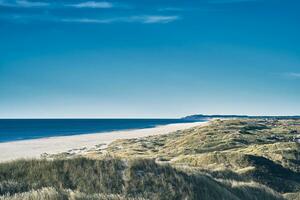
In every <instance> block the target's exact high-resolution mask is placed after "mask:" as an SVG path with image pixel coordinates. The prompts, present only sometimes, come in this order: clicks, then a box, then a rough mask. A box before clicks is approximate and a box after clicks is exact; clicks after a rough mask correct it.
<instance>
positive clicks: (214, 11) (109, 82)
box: [0, 0, 300, 118]
mask: <svg viewBox="0 0 300 200" xmlns="http://www.w3.org/2000/svg"><path fill="white" fill-rule="evenodd" d="M299 10H300V1H298V0H190V1H183V0H182V1H175V0H159V1H158V0H122V1H117V0H114V1H85V0H81V1H79V0H68V1H67V0H66V1H59V0H52V1H46V0H44V1H42V0H40V1H29V0H18V1H14V0H0V118H26V117H30V118H39V117H41V118H48V117H50V118H53V117H59V118H61V117H109V118H115V117H117V118H118V117H160V118H161V117H181V116H184V115H188V114H195V113H205V114H250V115H299V114H300V104H299V102H300V25H299V19H300V12H299Z"/></svg>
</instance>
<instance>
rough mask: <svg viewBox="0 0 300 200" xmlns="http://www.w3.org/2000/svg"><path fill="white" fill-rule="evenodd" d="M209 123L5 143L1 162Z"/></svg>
mask: <svg viewBox="0 0 300 200" xmlns="http://www.w3.org/2000/svg"><path fill="white" fill-rule="evenodd" d="M207 123H208V122H194V123H180V124H169V125H164V126H158V127H155V128H145V129H136V130H126V131H113V132H106V133H94V134H82V135H73V136H60V137H49V138H41V139H32V140H23V141H15V142H5V143H0V162H3V161H9V160H14V159H20V158H39V157H40V155H41V154H42V153H48V154H55V153H61V152H66V151H68V150H71V149H79V148H84V147H86V148H88V149H89V148H92V147H94V146H95V145H97V144H103V143H105V144H109V143H111V142H113V141H114V140H116V139H130V138H139V137H146V136H150V135H159V134H167V133H171V132H174V131H178V130H183V129H187V128H192V127H195V126H201V125H202V126H203V125H205V124H207Z"/></svg>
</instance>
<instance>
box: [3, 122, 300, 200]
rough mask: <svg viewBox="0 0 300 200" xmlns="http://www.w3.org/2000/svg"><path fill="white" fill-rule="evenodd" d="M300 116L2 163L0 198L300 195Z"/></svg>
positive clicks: (252, 199) (250, 199)
mask: <svg viewBox="0 0 300 200" xmlns="http://www.w3.org/2000/svg"><path fill="white" fill-rule="evenodd" d="M299 136H300V120H271V119H267V120H265V119H238V120H215V121H212V122H211V123H210V125H209V126H204V127H196V128H192V129H188V130H184V131H177V132H175V133H172V134H168V135H161V136H151V137H147V138H141V139H130V140H118V141H116V142H114V143H112V144H110V145H109V146H108V148H106V149H104V150H91V151H88V153H86V154H85V155H83V156H82V155H81V156H74V155H68V154H65V153H64V154H60V155H55V156H52V157H48V158H46V159H41V160H18V161H14V162H8V163H2V164H0V200H2V199H3V200H19V199H25V200H27V199H28V200H29V199H30V200H37V199H49V200H54V199H111V200H115V199H118V200H121V199H136V200H137V199H140V200H142V199H179V200H181V199H207V200H210V199H226V200H227V199H232V200H256V199H257V200H258V199H266V200H268V199H270V200H273V199H274V200H275V199H289V200H294V199H295V200H297V199H300V197H299V196H300V159H299V158H300V144H299V143H298V140H297V138H299Z"/></svg>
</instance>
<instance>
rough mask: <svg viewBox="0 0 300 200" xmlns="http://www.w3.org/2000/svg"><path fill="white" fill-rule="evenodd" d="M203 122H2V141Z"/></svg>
mask: <svg viewBox="0 0 300 200" xmlns="http://www.w3.org/2000/svg"><path fill="white" fill-rule="evenodd" d="M196 121H197V122H201V121H205V120H199V119H198V120H186V119H0V142H1V143H2V142H10V141H17V140H28V139H36V138H45V137H55V136H68V135H78V134H90V133H103V132H111V131H119V130H133V129H142V128H152V127H156V126H160V125H168V124H176V123H189V122H196Z"/></svg>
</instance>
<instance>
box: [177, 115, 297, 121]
mask: <svg viewBox="0 0 300 200" xmlns="http://www.w3.org/2000/svg"><path fill="white" fill-rule="evenodd" d="M213 118H223V119H224V118H250V119H300V116H297V115H295V116H258V115H204V114H195V115H189V116H186V117H183V118H182V119H185V120H200V119H202V120H203V119H213Z"/></svg>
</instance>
